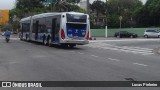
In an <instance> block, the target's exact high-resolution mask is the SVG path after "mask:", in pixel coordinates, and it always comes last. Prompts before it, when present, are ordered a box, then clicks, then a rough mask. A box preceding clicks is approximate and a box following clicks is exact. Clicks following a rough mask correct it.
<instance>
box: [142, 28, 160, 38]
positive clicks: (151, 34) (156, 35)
mask: <svg viewBox="0 0 160 90" xmlns="http://www.w3.org/2000/svg"><path fill="white" fill-rule="evenodd" d="M144 37H145V38H151V37H154V38H160V32H159V31H158V30H156V29H147V30H145V32H144Z"/></svg>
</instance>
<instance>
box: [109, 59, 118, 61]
mask: <svg viewBox="0 0 160 90" xmlns="http://www.w3.org/2000/svg"><path fill="white" fill-rule="evenodd" d="M108 59H109V60H112V61H120V60H118V59H113V58H108Z"/></svg>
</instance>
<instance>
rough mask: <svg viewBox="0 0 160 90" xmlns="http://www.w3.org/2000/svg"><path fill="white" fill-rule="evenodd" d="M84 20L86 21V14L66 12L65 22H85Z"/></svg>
mask: <svg viewBox="0 0 160 90" xmlns="http://www.w3.org/2000/svg"><path fill="white" fill-rule="evenodd" d="M86 21H87V15H75V14H67V22H81V23H86Z"/></svg>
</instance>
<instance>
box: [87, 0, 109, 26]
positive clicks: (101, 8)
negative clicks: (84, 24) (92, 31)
mask: <svg viewBox="0 0 160 90" xmlns="http://www.w3.org/2000/svg"><path fill="white" fill-rule="evenodd" d="M90 8H91V10H92V13H96V16H97V18H99V14H103V15H107V13H106V12H107V6H106V4H105V2H103V1H100V0H96V1H94V2H93V3H92V4H91V5H90ZM96 23H97V21H96Z"/></svg>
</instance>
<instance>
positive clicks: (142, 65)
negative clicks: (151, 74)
mask: <svg viewBox="0 0 160 90" xmlns="http://www.w3.org/2000/svg"><path fill="white" fill-rule="evenodd" d="M133 64H135V65H139V66H145V67H146V66H148V65H145V64H140V63H133Z"/></svg>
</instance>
